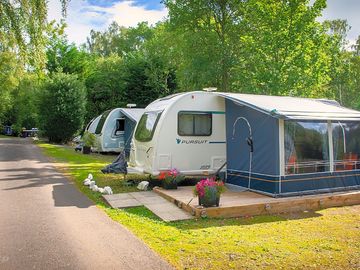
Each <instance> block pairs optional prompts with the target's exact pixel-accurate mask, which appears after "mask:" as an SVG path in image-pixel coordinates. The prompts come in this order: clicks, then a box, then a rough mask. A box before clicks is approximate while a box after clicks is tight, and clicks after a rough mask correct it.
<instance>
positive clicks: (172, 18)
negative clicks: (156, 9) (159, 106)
mask: <svg viewBox="0 0 360 270" xmlns="http://www.w3.org/2000/svg"><path fill="white" fill-rule="evenodd" d="M164 3H165V5H166V6H167V8H168V9H169V22H170V26H171V27H172V28H171V31H172V32H174V33H175V35H174V37H173V40H174V41H175V44H174V45H175V47H177V46H176V44H178V45H179V46H180V48H179V49H180V50H179V52H180V53H178V55H177V57H179V58H180V59H181V62H182V63H183V66H180V69H179V71H180V72H179V77H181V80H182V81H184V82H185V83H184V85H183V87H187V88H191V87H192V86H193V87H197V88H198V87H201V86H202V87H205V86H217V87H218V88H220V89H221V90H222V91H229V87H230V77H231V75H232V74H231V69H232V67H233V66H234V64H235V63H236V61H237V60H238V57H237V55H238V54H239V53H240V51H241V44H240V42H239V40H240V37H241V35H242V31H243V25H242V23H241V22H242V16H243V10H244V1H239V0H210V1H207V0H194V1H189V0H179V1H175V0H165V1H164ZM203 74H206V75H207V76H205V78H204V77H202V75H203ZM197 81H198V82H199V83H197Z"/></svg>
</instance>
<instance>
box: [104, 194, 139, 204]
mask: <svg viewBox="0 0 360 270" xmlns="http://www.w3.org/2000/svg"><path fill="white" fill-rule="evenodd" d="M103 197H104V199H105V200H106V201H107V202H111V201H118V200H129V199H134V197H132V196H131V195H130V194H129V193H119V194H112V195H103Z"/></svg>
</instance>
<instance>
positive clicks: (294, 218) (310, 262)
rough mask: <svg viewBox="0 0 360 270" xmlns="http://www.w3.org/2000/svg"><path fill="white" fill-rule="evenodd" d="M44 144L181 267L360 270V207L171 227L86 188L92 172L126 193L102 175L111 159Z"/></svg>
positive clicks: (73, 175) (71, 173) (113, 212)
mask: <svg viewBox="0 0 360 270" xmlns="http://www.w3.org/2000/svg"><path fill="white" fill-rule="evenodd" d="M39 146H40V147H42V148H43V149H44V153H45V154H46V155H48V156H50V157H52V158H53V159H54V161H55V162H58V163H61V164H62V166H64V167H66V168H67V169H66V172H67V174H68V175H69V176H70V177H71V178H72V179H73V181H74V182H75V184H76V185H77V186H78V187H79V189H80V190H82V191H83V192H84V193H85V194H86V195H87V196H88V197H89V198H90V199H92V200H93V201H94V203H95V204H97V206H98V207H99V208H101V209H103V210H104V211H105V212H106V213H107V214H108V215H109V217H111V218H112V219H113V220H115V221H117V222H119V223H121V224H123V225H124V226H126V227H127V228H129V229H130V230H131V231H132V232H133V233H134V234H136V235H137V236H138V237H139V238H141V239H142V240H143V241H144V242H145V243H147V244H148V245H149V246H150V247H151V248H152V249H153V250H155V251H156V252H157V253H159V254H160V255H161V256H162V257H164V258H165V259H166V260H167V261H169V262H170V263H171V264H173V265H174V266H175V267H176V268H177V269H280V268H282V269H299V268H303V269H358V268H359V267H360V265H359V259H358V258H359V256H358V254H360V245H359V243H360V227H359V224H360V206H352V207H342V208H330V209H326V210H321V211H316V212H304V213H297V214H288V215H277V216H257V217H246V218H232V219H211V218H206V219H198V220H191V221H181V222H172V223H168V222H163V221H160V220H159V219H158V218H157V217H156V216H154V215H153V214H152V213H151V212H150V211H149V210H147V209H146V208H144V207H137V208H131V209H127V210H117V209H111V208H109V207H108V206H106V205H105V204H104V203H103V201H102V199H101V197H100V196H98V195H97V193H94V192H91V191H90V190H89V189H88V188H84V187H83V186H82V180H83V179H84V178H85V177H86V176H87V173H88V172H92V173H93V174H94V177H95V178H96V179H98V180H97V181H101V183H102V184H103V183H106V185H110V186H111V187H112V188H113V190H116V192H125V191H126V188H125V187H123V186H121V185H119V184H118V182H121V181H122V180H121V176H119V175H117V176H114V177H109V176H108V175H106V176H102V175H101V173H100V172H99V169H101V168H102V167H103V166H104V165H106V164H108V163H109V161H111V158H110V159H109V157H108V156H105V157H102V156H95V155H94V156H93V155H91V156H84V155H81V154H79V153H78V154H77V153H75V151H73V150H71V149H66V148H60V147H56V146H52V145H49V144H43V143H41V144H39ZM106 158H107V160H105V159H106ZM134 177H135V176H134ZM127 178H128V179H129V178H132V176H128V177H127ZM136 179H138V178H136ZM139 180H140V178H139ZM144 180H145V179H144ZM127 188H128V187H127Z"/></svg>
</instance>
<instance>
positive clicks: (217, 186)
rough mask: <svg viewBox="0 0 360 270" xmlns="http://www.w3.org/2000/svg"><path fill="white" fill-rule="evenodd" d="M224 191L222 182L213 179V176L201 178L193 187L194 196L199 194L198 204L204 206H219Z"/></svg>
mask: <svg viewBox="0 0 360 270" xmlns="http://www.w3.org/2000/svg"><path fill="white" fill-rule="evenodd" d="M224 191H225V186H224V182H222V181H215V178H206V179H202V180H201V181H200V182H198V183H197V184H196V186H195V188H194V194H195V196H199V205H202V206H204V207H211V206H219V203H220V196H221V193H223V192H224Z"/></svg>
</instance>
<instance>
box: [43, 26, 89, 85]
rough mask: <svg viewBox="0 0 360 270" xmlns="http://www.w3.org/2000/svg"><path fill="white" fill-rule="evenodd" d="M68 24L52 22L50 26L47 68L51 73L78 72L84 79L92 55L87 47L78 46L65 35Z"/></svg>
mask: <svg viewBox="0 0 360 270" xmlns="http://www.w3.org/2000/svg"><path fill="white" fill-rule="evenodd" d="M65 28H66V24H65V23H64V22H63V21H62V22H60V24H56V25H55V22H54V21H53V22H51V23H50V24H49V26H48V37H49V39H48V43H47V46H46V59H47V61H46V69H47V71H48V72H50V74H52V73H54V72H57V71H62V72H63V73H68V74H77V75H78V77H79V78H81V79H84V78H85V77H86V75H87V72H88V70H89V65H90V62H91V59H92V58H94V57H91V56H90V55H89V54H88V53H87V52H86V51H85V49H82V48H78V47H77V46H76V45H75V44H74V43H71V44H69V41H68V39H67V36H66V35H65V32H64V30H65Z"/></svg>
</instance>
